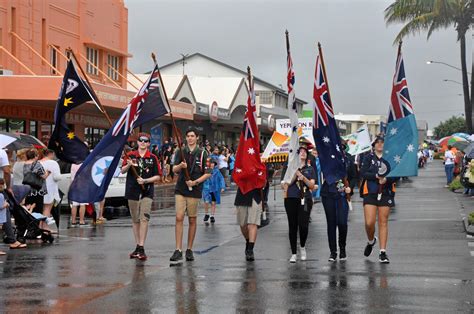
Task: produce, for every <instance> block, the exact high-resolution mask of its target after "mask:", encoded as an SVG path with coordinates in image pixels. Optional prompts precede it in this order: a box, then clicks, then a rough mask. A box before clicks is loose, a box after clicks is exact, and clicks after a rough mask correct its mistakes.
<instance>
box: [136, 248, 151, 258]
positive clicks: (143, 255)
mask: <svg viewBox="0 0 474 314" xmlns="http://www.w3.org/2000/svg"><path fill="white" fill-rule="evenodd" d="M137 258H138V259H139V260H140V261H146V260H147V259H148V256H146V254H145V249H144V248H143V247H141V248H140V250H139V251H138V257H137Z"/></svg>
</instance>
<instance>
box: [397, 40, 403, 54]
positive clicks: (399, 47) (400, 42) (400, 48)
mask: <svg viewBox="0 0 474 314" xmlns="http://www.w3.org/2000/svg"><path fill="white" fill-rule="evenodd" d="M402 44H403V41H402V40H401V39H400V41H399V42H398V54H400V52H401V51H402Z"/></svg>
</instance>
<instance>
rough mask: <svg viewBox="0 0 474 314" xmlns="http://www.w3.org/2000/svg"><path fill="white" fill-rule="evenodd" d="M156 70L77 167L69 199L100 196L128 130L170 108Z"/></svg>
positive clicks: (90, 200)
mask: <svg viewBox="0 0 474 314" xmlns="http://www.w3.org/2000/svg"><path fill="white" fill-rule="evenodd" d="M158 71H159V70H158V66H155V68H154V70H153V71H152V72H151V74H150V77H149V78H148V80H147V81H146V82H145V84H143V86H142V88H141V89H140V90H139V91H138V92H137V94H136V95H135V97H133V99H132V100H131V101H130V103H129V104H128V106H127V108H126V109H125V111H124V112H123V113H122V116H121V117H120V118H119V119H118V120H117V121H116V122H115V124H114V126H113V128H111V129H110V130H109V131H108V132H107V134H105V136H104V138H103V139H102V140H101V141H100V142H99V144H98V145H97V146H96V147H95V149H94V150H93V151H92V152H91V153H90V154H89V156H88V157H87V159H86V160H85V161H84V163H83V164H82V166H81V167H80V168H79V170H78V171H77V174H76V177H75V178H74V181H73V182H72V183H71V186H70V188H69V194H68V198H69V199H70V200H72V201H76V202H79V203H93V202H98V201H101V200H103V199H104V197H105V193H106V192H107V188H108V187H109V184H110V181H111V180H112V177H113V175H114V172H115V170H116V169H117V167H118V165H119V162H120V158H121V156H122V151H123V147H124V145H125V143H126V142H127V139H128V137H129V135H130V133H131V132H132V130H133V129H134V128H136V127H139V126H140V125H142V124H144V123H146V122H148V121H150V120H153V119H156V118H158V117H161V116H164V115H165V114H167V113H169V112H170V109H169V104H168V100H167V99H166V97H165V96H164V91H163V84H162V82H161V79H160V75H159V72H158ZM109 169H110V170H109Z"/></svg>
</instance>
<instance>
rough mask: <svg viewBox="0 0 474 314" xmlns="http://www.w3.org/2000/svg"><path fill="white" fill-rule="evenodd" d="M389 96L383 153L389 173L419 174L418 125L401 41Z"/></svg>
mask: <svg viewBox="0 0 474 314" xmlns="http://www.w3.org/2000/svg"><path fill="white" fill-rule="evenodd" d="M390 100H391V105H390V111H389V114H388V121H387V130H386V133H385V144H384V154H383V155H384V159H385V160H387V161H388V162H389V164H390V168H391V169H392V170H391V171H390V173H389V175H388V176H389V177H409V176H416V175H418V156H417V153H418V128H417V126H416V120H415V114H414V112H413V106H412V104H411V100H410V94H409V93H408V85H407V80H406V77H405V67H404V65H403V57H402V51H401V44H400V47H399V49H398V55H397V63H396V67H395V75H394V76H393V85H392V94H391V99H390Z"/></svg>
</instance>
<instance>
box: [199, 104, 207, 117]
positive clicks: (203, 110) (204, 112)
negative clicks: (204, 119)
mask: <svg viewBox="0 0 474 314" xmlns="http://www.w3.org/2000/svg"><path fill="white" fill-rule="evenodd" d="M196 113H197V114H199V115H202V116H208V115H209V106H207V105H203V104H197V110H196Z"/></svg>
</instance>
